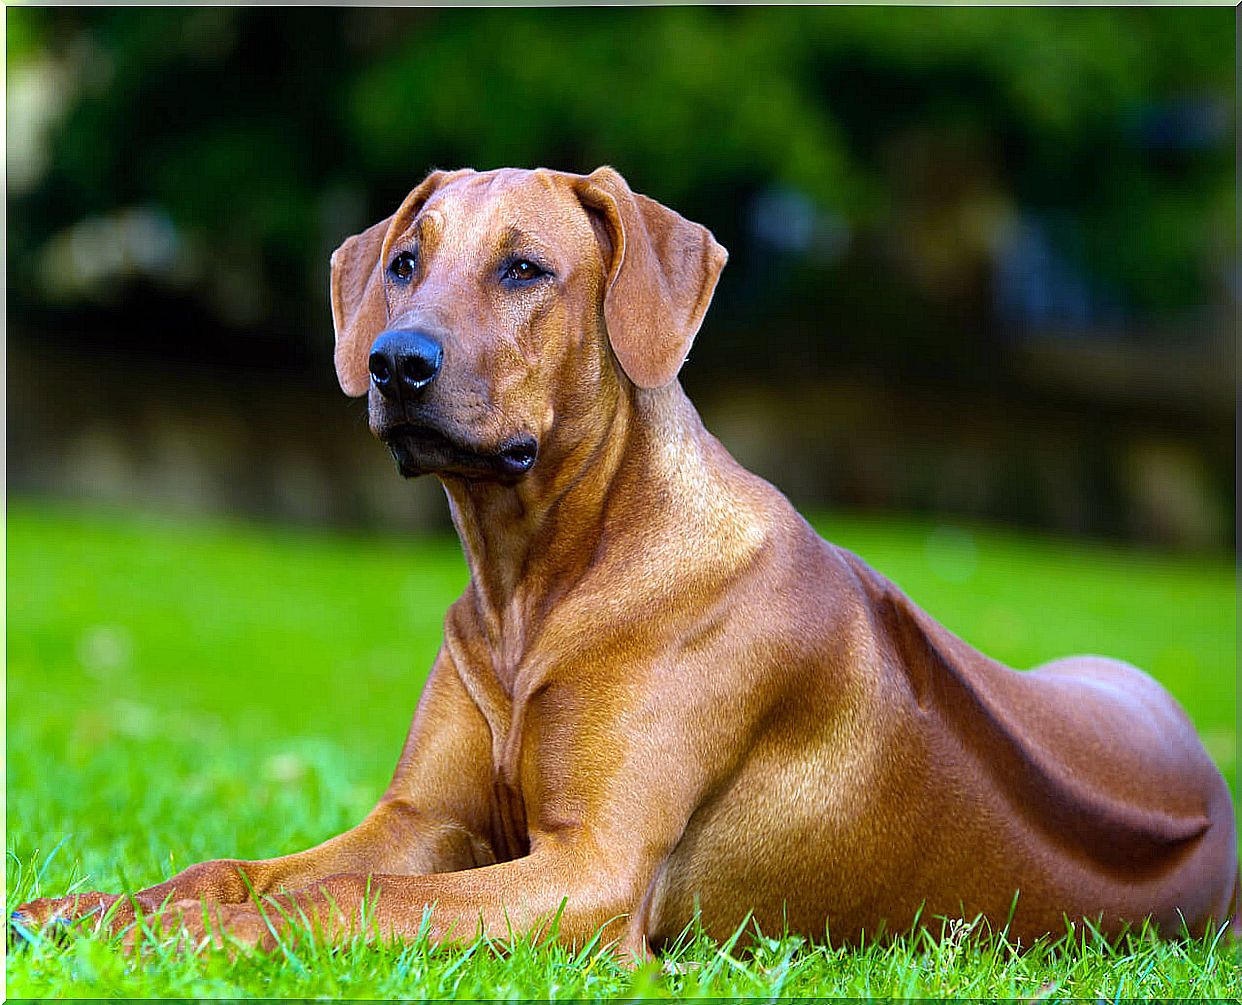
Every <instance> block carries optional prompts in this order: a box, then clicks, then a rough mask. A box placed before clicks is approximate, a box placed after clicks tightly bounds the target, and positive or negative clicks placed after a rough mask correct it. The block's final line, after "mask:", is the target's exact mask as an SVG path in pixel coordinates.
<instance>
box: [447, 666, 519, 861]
mask: <svg viewBox="0 0 1242 1005" xmlns="http://www.w3.org/2000/svg"><path fill="white" fill-rule="evenodd" d="M462 677H463V680H464V681H465V684H466V688H467V690H468V691H469V692H470V694H471V696H472V697H473V698H474V701H475V704H476V705H477V706H478V709H479V712H480V713H481V714H482V716H483V718H484V720H485V721H486V722H487V725H488V729H489V730H490V732H491V739H492V749H491V761H492V765H491V766H492V772H491V774H492V781H491V792H490V794H489V802H490V808H491V831H492V833H491V835H490V836H491V839H492V842H493V848H494V850H495V852H496V854H497V857H498V858H500V859H501V860H505V859H515V858H520V857H522V856H523V855H526V854H527V853H528V852H529V851H530V837H529V827H528V818H527V810H528V807H527V805H526V794H525V792H524V791H523V786H522V760H523V756H524V754H525V753H526V751H525V749H524V739H525V737H524V734H525V732H526V729H525V725H526V712H527V708H528V706H529V704H530V702H529V694H528V693H527V691H526V690H525V689H524V690H519V691H518V692H517V693H514V694H510V693H509V692H508V691H507V690H506V689H505V687H504V686H503V685H502V684H501V682H500V680H499V678H498V677H497V675H496V674H495V673H494V672H493V670H492V667H491V666H489V665H486V664H485V665H483V666H479V665H477V664H476V665H474V666H472V667H470V668H468V669H466V670H465V671H464V672H463V674H462Z"/></svg>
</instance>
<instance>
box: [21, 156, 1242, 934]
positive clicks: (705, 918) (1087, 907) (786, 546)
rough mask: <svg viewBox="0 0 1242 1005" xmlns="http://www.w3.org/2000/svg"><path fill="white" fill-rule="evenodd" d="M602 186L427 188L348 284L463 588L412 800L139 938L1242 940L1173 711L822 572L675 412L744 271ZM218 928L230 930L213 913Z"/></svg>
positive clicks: (375, 413)
mask: <svg viewBox="0 0 1242 1005" xmlns="http://www.w3.org/2000/svg"><path fill="white" fill-rule="evenodd" d="M726 257H727V255H726V252H725V250H724V249H723V248H722V247H721V246H720V245H719V244H718V243H717V242H716V241H715V239H714V238H713V237H712V235H711V233H710V232H709V231H708V230H707V229H705V228H704V227H701V226H699V225H698V224H695V223H692V222H690V221H688V220H686V219H683V218H682V217H681V216H679V215H678V214H677V213H675V212H674V211H672V210H670V209H668V208H666V207H664V206H662V205H661V204H660V203H658V202H655V201H653V200H651V199H649V198H646V197H644V196H642V195H638V194H635V193H634V192H632V191H631V190H630V188H629V186H628V185H627V184H626V182H625V180H624V179H623V178H622V177H621V176H620V175H619V174H618V173H617V172H616V171H614V170H612V169H610V168H607V167H605V168H600V169H599V170H597V171H595V172H593V173H592V174H589V175H573V174H567V173H562V172H557V171H550V170H544V169H539V170H534V171H525V170H515V169H504V170H498V171H489V172H483V173H478V172H475V171H472V170H461V171H453V172H442V171H436V172H434V173H432V174H431V175H430V176H429V177H428V178H426V179H425V180H424V181H423V182H422V183H421V184H420V185H418V187H417V188H415V189H414V190H413V191H412V192H411V193H410V194H409V196H408V197H407V198H406V199H405V201H404V202H403V203H402V204H401V205H400V207H399V208H398V209H397V211H396V212H395V213H394V214H393V215H392V216H391V217H389V218H388V219H386V220H383V221H381V222H380V223H377V224H375V225H374V226H372V227H371V228H369V229H368V230H366V231H364V232H363V233H361V234H358V235H357V236H355V237H351V238H349V239H348V240H347V241H345V243H344V244H343V245H342V246H341V247H340V248H339V249H338V250H337V251H336V252H335V254H334V255H333V256H332V263H331V294H332V310H333V316H334V321H335V329H336V347H335V363H336V370H337V375H338V377H339V380H340V384H341V387H342V388H343V389H344V391H345V393H346V394H348V395H354V396H361V395H366V396H367V399H368V415H369V421H370V426H371V429H372V431H373V432H374V433H375V435H376V436H378V437H379V439H380V440H381V441H383V443H384V444H385V445H386V446H387V447H388V449H389V451H390V452H391V454H392V456H393V458H394V459H395V462H396V465H397V467H398V469H399V471H400V473H401V474H402V475H404V476H406V477H415V476H418V475H423V474H432V475H435V476H436V477H438V478H439V479H440V481H441V482H442V483H443V485H444V488H445V491H446V493H447V496H448V500H449V505H450V508H451V510H452V517H453V520H454V523H455V525H456V528H457V531H458V533H459V535H460V537H461V541H462V545H463V548H464V551H465V556H466V560H467V563H468V565H469V569H470V583H469V586H468V587H467V588H466V590H465V592H464V594H463V595H462V596H461V598H460V599H459V600H457V601H456V602H455V603H454V604H453V606H452V607H451V608H450V609H449V611H448V614H447V617H446V619H445V624H444V642H443V646H442V647H441V649H440V651H439V655H438V656H437V658H436V661H435V664H434V666H433V668H432V670H431V673H430V676H429V678H428V680H427V684H426V687H425V689H424V691H423V694H422V697H421V700H420V701H419V704H418V708H417V711H416V713H415V716H414V720H413V725H412V727H411V729H410V732H409V736H408V739H407V740H406V743H405V747H404V749H403V751H402V754H401V758H400V762H399V764H398V766H397V769H396V772H395V774H394V776H393V779H392V782H391V784H390V785H389V786H388V789H387V791H386V792H385V793H384V794H383V797H382V798H381V799H380V801H379V803H378V805H377V806H376V807H375V809H374V810H373V811H372V812H371V813H370V814H369V815H368V816H367V818H366V819H365V820H364V821H363V822H362V823H360V824H359V825H358V826H357V827H356V828H354V829H353V830H350V831H347V832H346V833H344V834H342V835H340V836H338V837H335V838H332V839H331V840H329V841H327V842H325V843H324V844H322V845H319V846H318V847H316V848H313V849H311V850H309V851H304V852H300V853H298V854H294V855H289V856H286V857H283V858H274V859H269V860H265V861H253V862H252V861H245V862H243V861H238V860H221V861H212V862H205V863H201V864H199V865H194V866H191V867H190V868H188V869H186V870H185V871H184V872H182V873H180V874H179V875H177V876H174V877H173V878H172V879H170V880H168V881H167V882H164V883H160V884H158V885H156V886H153V887H151V888H150V889H148V890H144V891H143V892H141V893H139V894H137V895H136V896H135V897H134V898H133V899H132V900H128V899H118V898H117V897H116V896H114V895H107V894H101V893H96V894H82V895H78V896H73V897H68V898H60V899H52V900H37V901H34V902H32V903H29V904H26V905H23V906H22V907H21V908H19V910H18V912H17V917H18V920H19V921H20V922H21V923H22V924H23V925H25V926H32V927H37V926H40V925H45V924H47V923H49V922H50V921H54V920H65V919H72V918H75V917H78V916H81V915H83V914H87V913H91V912H99V913H100V914H101V915H102V913H103V912H105V911H106V912H108V921H109V923H110V924H113V925H116V926H123V925H126V924H128V923H129V922H130V921H132V920H133V916H134V907H135V906H137V908H139V909H140V910H142V911H144V912H151V913H152V914H156V915H158V917H159V919H160V920H161V922H162V923H164V924H165V926H166V930H172V931H179V932H181V933H182V934H183V936H188V937H189V938H191V939H192V940H194V941H195V943H196V944H202V943H204V942H206V941H208V940H214V941H216V942H221V941H222V940H224V939H226V938H227V939H233V940H237V941H239V942H241V943H246V944H251V945H258V946H260V947H270V946H272V945H273V943H274V941H275V940H276V939H277V938H278V937H280V936H281V933H282V931H286V930H288V931H289V932H290V934H291V936H292V934H293V929H291V928H290V926H289V925H288V920H287V919H289V918H297V917H299V916H302V917H305V918H307V919H308V920H310V921H311V922H312V923H313V924H314V925H315V926H316V927H317V928H318V929H319V930H320V931H321V933H322V936H323V937H324V938H325V939H328V940H332V939H344V938H348V937H351V936H354V935H359V934H378V935H380V936H384V937H397V938H402V937H414V936H415V935H417V934H418V933H419V932H420V929H424V928H425V929H426V930H427V931H428V932H429V933H430V936H431V937H432V938H433V939H435V940H439V941H445V940H460V939H471V938H474V937H476V935H477V934H478V933H480V932H483V933H486V934H488V935H489V936H493V937H499V938H505V937H507V936H508V935H510V934H511V933H514V932H524V931H534V930H537V929H538V928H539V927H540V926H542V925H548V924H552V923H553V919H555V925H556V926H557V927H556V932H557V934H558V937H559V938H560V939H562V940H566V941H569V942H574V943H581V942H583V941H585V940H587V939H589V938H591V937H592V936H594V935H595V934H596V933H600V932H602V937H603V938H604V939H605V940H606V941H608V942H610V943H612V944H613V945H614V946H615V947H617V948H618V949H619V950H620V951H622V952H623V953H628V954H629V955H630V956H631V957H634V958H645V957H646V956H647V955H648V954H649V953H651V952H652V951H658V950H659V949H660V948H661V947H662V946H665V945H667V944H669V943H670V941H671V940H674V939H676V938H677V937H678V935H679V934H680V933H681V932H683V930H684V929H685V928H686V927H687V925H689V924H691V922H692V919H694V918H695V917H696V914H697V917H698V918H699V919H700V922H701V925H702V927H703V929H704V930H705V931H706V932H707V933H708V934H709V935H711V936H714V937H716V938H718V939H724V938H727V937H728V936H729V935H730V934H731V933H733V932H734V931H735V930H737V929H738V928H739V926H743V925H746V924H747V923H748V921H751V922H753V923H754V924H756V925H758V926H759V927H760V928H761V929H762V930H764V931H767V932H781V931H791V932H798V933H804V934H806V935H808V936H811V937H819V938H822V937H825V936H827V937H829V938H830V939H831V940H832V941H834V942H838V943H842V942H843V943H856V942H857V941H859V940H861V939H864V938H875V937H883V936H884V934H885V933H894V932H898V931H903V930H906V929H907V928H909V927H910V926H912V925H915V924H917V923H918V920H919V919H931V918H935V917H963V916H964V917H967V918H973V917H976V916H982V917H983V918H985V919H987V921H988V922H989V923H990V924H991V925H992V926H994V927H995V928H996V929H1000V928H1004V929H1005V930H1006V931H1007V932H1008V933H1009V935H1010V937H1011V938H1015V939H1019V940H1022V941H1024V942H1027V943H1029V942H1030V941H1032V940H1034V939H1037V938H1039V937H1041V936H1045V935H1048V934H1049V933H1052V934H1053V935H1056V934H1060V933H1064V931H1065V930H1066V928H1065V925H1066V920H1067V919H1069V920H1070V921H1073V920H1074V919H1084V918H1085V919H1090V920H1091V921H1092V922H1093V923H1094V924H1096V925H1098V926H1099V928H1100V930H1101V931H1102V932H1103V933H1105V934H1106V935H1110V936H1113V935H1117V934H1119V933H1121V932H1123V931H1124V930H1125V929H1126V928H1127V926H1130V925H1134V924H1137V923H1139V922H1141V921H1143V920H1144V919H1149V920H1150V921H1151V922H1153V923H1154V924H1155V925H1156V926H1158V929H1159V931H1161V932H1162V933H1168V934H1170V935H1178V934H1181V933H1189V934H1191V935H1198V934H1200V933H1203V932H1205V931H1207V930H1209V929H1211V928H1212V927H1213V926H1223V925H1226V924H1228V923H1230V921H1231V919H1232V925H1233V929H1232V930H1233V931H1234V932H1235V933H1237V932H1238V928H1237V926H1238V921H1239V918H1240V917H1242V913H1240V912H1239V885H1238V878H1239V873H1238V856H1237V838H1236V832H1235V822H1234V813H1233V807H1232V803H1231V799H1230V793H1229V790H1228V787H1227V786H1226V783H1225V782H1224V780H1223V779H1222V777H1221V775H1220V773H1219V772H1218V771H1217V769H1216V768H1215V767H1214V766H1213V764H1212V761H1211V760H1210V758H1209V757H1208V755H1207V753H1206V752H1205V750H1204V748H1203V746H1202V744H1201V743H1200V742H1199V740H1198V738H1197V737H1196V734H1195V731H1194V728H1193V727H1192V725H1191V723H1190V721H1189V719H1188V718H1187V717H1186V715H1185V714H1184V713H1183V712H1182V710H1181V709H1180V708H1179V707H1178V705H1177V704H1176V703H1175V702H1174V700H1173V699H1172V698H1171V697H1170V696H1169V694H1168V693H1167V692H1166V691H1165V690H1164V689H1163V688H1161V687H1160V685H1158V684H1157V683H1156V682H1155V681H1153V680H1152V679H1151V678H1150V677H1148V676H1146V675H1145V674H1144V673H1142V672H1141V671H1139V670H1137V669H1135V668H1133V667H1131V666H1128V665H1126V664H1124V663H1120V662H1118V661H1116V660H1111V659H1106V658H1103V657H1097V656H1080V657H1074V658H1071V659H1064V660H1059V661H1057V662H1054V663H1049V664H1046V665H1044V666H1041V667H1038V668H1036V669H1034V670H1031V671H1028V672H1016V671H1014V670H1011V669H1009V668H1007V667H1004V666H1002V665H1001V664H999V663H997V662H996V661H995V660H992V659H989V658H988V657H987V656H984V655H982V654H981V653H979V652H977V651H976V650H975V649H973V648H971V647H970V646H969V645H968V644H966V643H965V642H963V641H962V640H960V639H958V638H957V637H955V636H954V635H952V634H951V633H950V632H948V631H947V630H946V629H944V628H942V627H941V626H940V625H939V624H937V623H936V622H935V621H934V620H932V619H931V618H930V617H929V616H928V615H927V614H925V613H924V612H923V611H921V610H920V609H919V608H918V607H917V606H915V604H914V603H913V602H911V601H910V600H909V599H907V597H906V596H904V595H903V594H902V592H901V591H900V590H899V589H898V588H897V587H896V586H894V585H893V584H892V583H891V582H889V581H888V580H887V579H885V578H884V577H883V576H881V575H880V574H878V573H877V572H875V571H873V570H872V569H870V568H869V567H868V566H867V565H865V564H864V563H863V562H862V561H861V560H860V559H859V558H857V557H856V556H854V555H852V554H850V553H849V552H847V551H844V550H842V549H840V548H837V547H835V546H833V545H831V544H829V543H827V542H825V541H824V540H822V539H821V538H820V537H819V536H818V535H817V534H816V533H815V532H814V531H813V530H812V528H811V527H810V526H809V525H808V524H807V523H806V522H805V521H804V520H803V519H802V517H801V516H799V515H798V513H797V512H795V510H794V509H793V507H792V506H791V505H790V504H789V503H788V502H787V501H786V499H785V498H784V497H783V496H782V495H781V494H780V493H779V492H778V491H777V490H776V489H774V488H773V487H772V486H770V485H768V484H767V483H766V482H764V481H762V480H761V479H759V478H758V477H756V476H755V475H753V474H750V473H749V472H747V471H746V470H744V469H743V468H742V467H740V466H739V465H738V464H737V463H736V462H735V461H734V460H733V459H732V458H731V457H730V456H729V454H728V453H727V452H726V451H725V449H724V448H723V447H722V446H721V445H720V443H719V442H717V441H716V440H715V439H714V438H713V437H712V436H711V435H710V434H709V433H708V432H707V431H706V430H705V429H704V427H703V424H702V422H701V421H700V419H699V416H698V414H697V413H696V411H695V409H694V408H693V406H692V405H691V404H690V401H689V399H688V398H687V397H686V395H685V393H684V392H683V391H682V389H681V386H680V384H679V382H678V380H677V375H678V372H679V371H680V369H681V366H682V364H683V362H684V361H685V359H686V355H687V353H688V352H689V349H690V346H691V343H692V342H693V341H694V338H695V335H696V333H697V332H698V329H699V327H700V324H701V322H702V320H703V316H704V314H705V313H706V311H707V309H708V305H709V303H710V301H711V299H712V295H713V292H714V290H715V287H716V283H717V279H718V277H719V275H720V273H721V270H722V268H723V267H724V265H725V261H726ZM204 906H206V910H204Z"/></svg>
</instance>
